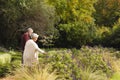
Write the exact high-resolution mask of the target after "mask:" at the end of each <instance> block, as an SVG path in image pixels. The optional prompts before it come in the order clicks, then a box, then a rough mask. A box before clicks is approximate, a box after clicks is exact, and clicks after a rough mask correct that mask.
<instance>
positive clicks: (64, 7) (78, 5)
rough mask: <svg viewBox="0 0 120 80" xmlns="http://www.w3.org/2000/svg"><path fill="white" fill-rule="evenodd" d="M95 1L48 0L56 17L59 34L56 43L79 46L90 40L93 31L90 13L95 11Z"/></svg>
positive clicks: (63, 45)
mask: <svg viewBox="0 0 120 80" xmlns="http://www.w3.org/2000/svg"><path fill="white" fill-rule="evenodd" d="M95 2H96V0H92V1H91V0H69V1H68V0H48V3H49V4H51V5H53V6H54V7H55V11H56V15H57V17H58V23H57V24H56V28H57V29H58V30H59V33H60V36H59V38H58V41H56V44H57V45H59V46H62V47H68V46H69V47H71V46H74V47H80V46H81V45H84V44H86V43H87V42H90V41H92V37H91V36H93V32H94V19H93V18H92V13H93V12H94V11H95V10H94V7H93V4H94V3H95ZM87 32H88V33H87ZM87 40H88V41H87Z"/></svg>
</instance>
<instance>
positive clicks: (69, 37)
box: [59, 21, 95, 47]
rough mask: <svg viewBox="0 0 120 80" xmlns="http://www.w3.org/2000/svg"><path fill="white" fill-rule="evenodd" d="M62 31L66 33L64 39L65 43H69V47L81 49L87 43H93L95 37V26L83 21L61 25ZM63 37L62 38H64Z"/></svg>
mask: <svg viewBox="0 0 120 80" xmlns="http://www.w3.org/2000/svg"><path fill="white" fill-rule="evenodd" d="M59 27H60V31H62V32H63V31H64V32H65V34H63V36H62V37H65V38H64V39H63V42H64V41H67V45H68V46H75V47H81V46H82V45H86V44H87V43H91V42H92V40H93V38H94V36H95V25H94V24H87V23H84V22H83V21H81V22H75V23H69V24H60V25H59ZM62 37H61V38H62Z"/></svg>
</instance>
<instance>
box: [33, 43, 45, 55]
mask: <svg viewBox="0 0 120 80" xmlns="http://www.w3.org/2000/svg"><path fill="white" fill-rule="evenodd" d="M33 46H34V47H35V49H36V50H37V51H39V52H41V53H45V51H44V50H42V49H40V48H39V47H38V45H37V44H36V43H35V42H34V43H33Z"/></svg>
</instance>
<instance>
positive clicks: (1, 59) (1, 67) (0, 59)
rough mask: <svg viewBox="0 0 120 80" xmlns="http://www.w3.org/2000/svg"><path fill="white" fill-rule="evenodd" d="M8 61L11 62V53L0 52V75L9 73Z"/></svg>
mask: <svg viewBox="0 0 120 80" xmlns="http://www.w3.org/2000/svg"><path fill="white" fill-rule="evenodd" d="M10 62H11V55H10V54H7V53H4V54H3V53H2V54H0V77H4V76H6V75H7V74H8V73H10V70H11V68H10Z"/></svg>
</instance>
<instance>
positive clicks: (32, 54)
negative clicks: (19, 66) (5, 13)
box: [23, 33, 45, 66]
mask: <svg viewBox="0 0 120 80" xmlns="http://www.w3.org/2000/svg"><path fill="white" fill-rule="evenodd" d="M37 39H38V35H37V34H36V33H33V34H32V35H31V39H30V40H28V41H27V42H26V44H25V49H24V53H23V64H24V65H25V66H32V65H34V64H36V63H38V53H39V52H41V53H45V52H44V51H43V50H41V49H40V48H39V47H38V45H37V44H36V41H37Z"/></svg>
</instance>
